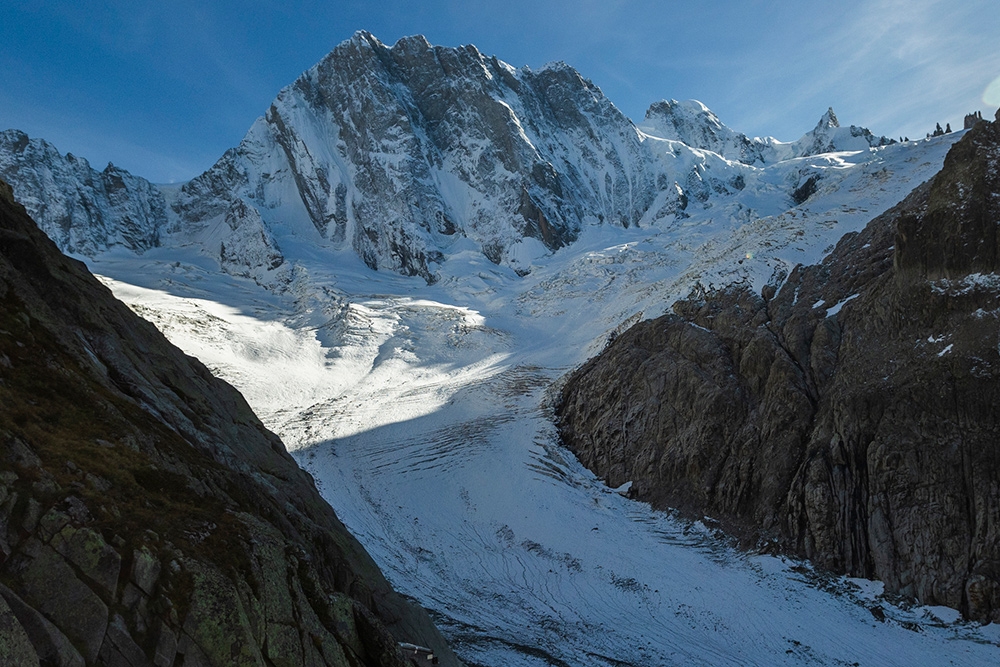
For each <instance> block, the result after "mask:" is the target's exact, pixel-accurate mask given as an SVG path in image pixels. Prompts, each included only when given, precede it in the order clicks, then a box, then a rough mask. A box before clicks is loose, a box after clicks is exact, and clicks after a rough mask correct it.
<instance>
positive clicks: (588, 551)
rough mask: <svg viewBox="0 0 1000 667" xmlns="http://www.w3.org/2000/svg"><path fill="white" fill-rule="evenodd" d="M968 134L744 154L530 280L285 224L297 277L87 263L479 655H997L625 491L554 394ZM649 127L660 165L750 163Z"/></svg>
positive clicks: (873, 589)
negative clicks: (569, 423)
mask: <svg viewBox="0 0 1000 667" xmlns="http://www.w3.org/2000/svg"><path fill="white" fill-rule="evenodd" d="M955 139H957V135H955V136H948V137H942V138H938V139H933V140H929V141H921V142H914V143H910V144H906V145H893V146H888V147H884V148H880V149H878V150H875V151H869V150H864V151H860V152H839V153H833V154H823V155H815V156H808V157H802V158H795V159H790V160H784V161H780V162H778V163H775V164H773V165H769V166H768V167H766V168H754V169H752V170H747V171H742V172H741V173H744V174H745V179H746V181H747V182H746V184H745V187H744V188H743V189H742V190H740V191H739V193H738V194H734V195H733V196H732V197H731V198H730V199H729V200H728V201H726V202H721V201H719V200H717V199H710V200H709V201H706V202H698V201H697V200H695V201H693V202H692V203H691V204H690V205H689V206H688V208H687V217H675V216H670V217H669V218H662V219H660V220H655V219H652V218H653V216H651V219H650V220H646V221H643V222H642V223H641V224H640V225H639V226H638V227H635V226H632V227H629V228H628V229H625V228H623V227H613V226H608V225H599V224H594V225H589V226H585V227H583V228H582V229H581V232H580V234H579V238H578V239H577V240H576V241H575V242H574V243H573V244H572V245H570V246H568V247H565V248H562V249H560V250H558V251H556V252H554V253H551V254H548V255H546V256H543V257H536V258H534V259H532V260H530V263H529V264H528V268H530V269H531V271H530V273H529V274H527V275H526V276H523V277H522V276H519V275H518V274H517V273H516V272H515V271H513V270H512V269H511V268H509V267H505V266H502V265H500V266H498V265H496V264H494V263H492V262H491V261H489V259H487V258H486V257H485V256H484V255H483V254H482V253H481V252H480V250H479V248H478V247H476V245H475V244H474V243H471V242H467V243H464V244H463V243H456V244H455V245H454V246H453V247H452V248H451V252H450V253H449V254H448V256H447V257H446V258H444V260H443V261H442V262H441V264H440V267H439V269H438V280H437V282H436V283H434V284H432V285H428V284H427V283H426V281H425V280H423V279H422V278H419V277H409V278H408V277H403V276H399V275H395V274H392V273H389V272H381V271H380V272H375V271H372V270H371V269H370V268H369V267H368V266H366V265H365V263H364V262H363V261H361V260H360V259H359V258H358V256H357V255H356V254H354V253H353V252H350V251H349V250H346V249H344V248H343V247H342V246H340V245H338V244H337V243H335V242H333V241H330V240H329V239H327V240H319V241H317V240H316V238H315V237H313V236H311V235H310V234H308V233H304V232H302V230H287V229H286V230H283V231H282V230H281V229H279V231H278V232H276V233H275V237H274V238H275V241H276V243H277V244H279V245H281V247H282V252H283V253H284V257H285V261H286V262H288V263H290V264H293V265H294V266H293V268H292V275H293V278H292V279H291V282H290V283H289V286H288V288H287V289H285V290H284V291H282V292H281V293H279V294H275V293H274V292H268V291H265V290H263V289H261V288H260V287H259V286H258V285H257V284H255V283H254V282H252V281H250V280H246V279H241V278H237V277H233V276H227V275H222V274H219V273H218V271H217V268H216V266H217V265H216V264H215V262H214V260H212V259H211V258H209V257H206V256H205V255H204V254H202V253H200V252H199V249H198V247H197V246H189V247H185V248H160V249H155V250H153V251H150V252H147V253H146V254H144V255H143V256H142V257H134V256H129V255H124V254H117V255H112V254H107V255H104V256H102V257H99V258H97V259H95V260H94V261H92V262H91V266H92V268H93V269H94V270H95V271H96V272H98V273H100V274H103V275H104V276H106V280H107V281H108V283H109V284H110V285H111V286H112V288H113V289H114V290H115V292H116V294H117V295H118V296H119V297H120V298H122V299H124V300H125V301H126V302H128V303H130V304H132V305H133V307H134V308H135V309H136V310H138V312H140V313H141V314H143V315H144V316H145V317H147V318H149V319H151V320H152V321H153V322H155V323H156V324H157V326H159V327H160V328H161V329H163V330H164V331H165V333H166V334H167V335H168V337H170V338H171V339H172V340H174V341H175V342H176V343H178V344H179V345H180V346H181V347H182V348H183V349H185V350H186V351H188V352H189V353H191V354H194V355H196V356H198V357H200V358H201V359H202V360H204V361H205V362H206V363H207V364H208V365H209V366H210V367H212V368H213V369H214V370H215V371H216V372H218V373H219V374H221V375H222V376H223V377H225V378H227V379H229V380H230V381H231V382H233V383H234V384H236V385H237V387H239V388H240V389H241V391H243V392H244V394H245V395H246V396H247V398H248V400H249V401H250V403H251V405H252V406H253V407H254V408H255V410H257V411H258V413H259V414H260V415H261V417H262V418H263V419H264V421H265V423H267V424H268V425H269V426H270V427H271V428H272V429H274V430H276V431H277V432H278V433H279V434H280V435H281V436H282V438H283V439H284V440H285V442H286V443H287V444H288V446H289V447H290V448H291V449H292V450H293V451H294V453H295V456H296V457H297V458H298V460H299V461H300V462H301V463H302V465H304V466H305V467H306V468H307V469H308V470H310V471H311V472H312V473H313V475H314V476H315V477H316V479H317V480H318V482H319V483H320V485H321V489H322V492H323V493H324V495H325V497H326V498H327V499H328V500H329V501H330V502H331V504H333V506H334V507H335V508H336V509H337V511H338V514H339V515H340V516H341V518H342V519H343V520H344V522H345V523H346V524H347V525H348V527H349V528H350V529H351V530H352V531H353V532H354V533H355V534H356V535H358V537H359V538H360V539H361V541H362V542H363V544H364V545H365V546H366V548H367V549H369V551H370V552H371V553H372V555H373V556H374V557H375V559H376V561H377V562H378V563H379V565H380V566H381V567H382V568H383V570H384V571H385V572H386V573H387V575H388V576H389V578H390V580H391V581H392V582H393V584H394V585H395V586H397V587H398V588H399V589H400V590H402V591H403V592H404V593H406V594H408V595H411V596H413V597H415V598H416V599H418V600H419V601H420V602H421V603H422V604H423V605H424V606H426V607H428V608H429V609H431V610H432V611H433V612H434V613H435V614H436V617H437V620H438V622H439V623H440V625H441V626H442V628H443V629H444V630H445V632H446V634H447V635H448V636H449V638H450V640H451V641H452V642H453V643H454V644H455V646H456V648H457V649H458V651H459V653H460V654H461V655H462V656H463V657H464V658H465V659H466V660H468V661H470V662H472V663H475V664H481V665H525V666H529V665H530V666H534V665H551V664H558V665H574V666H575V665H580V666H583V665H636V666H638V665H643V666H647V665H672V664H710V665H720V664H733V665H737V664H738V665H744V664H758V665H786V664H787V665H799V664H828V665H843V664H855V663H857V664H860V665H891V664H906V665H943V664H962V665H988V664H995V663H996V660H997V656H998V655H1000V635H998V634H997V633H996V631H995V629H994V628H992V627H986V628H979V627H978V626H973V625H967V624H964V623H962V622H961V621H957V620H956V615H955V614H954V612H951V611H950V610H944V609H927V608H922V607H912V608H908V607H903V608H901V607H896V606H893V605H892V604H891V603H890V602H889V601H887V600H884V599H882V598H880V597H879V595H878V586H877V584H873V583H870V582H852V581H847V580H843V579H833V580H831V579H828V578H824V577H821V576H817V575H815V574H813V573H811V572H810V570H809V568H808V567H807V566H803V565H801V564H797V563H793V562H788V561H783V560H781V559H777V558H774V557H767V556H753V555H744V554H741V553H738V552H736V551H734V550H732V549H731V548H730V547H729V546H727V544H726V543H725V541H724V540H722V539H720V538H718V537H717V536H715V535H714V534H713V532H712V530H711V529H710V528H708V527H706V526H705V525H704V524H695V525H690V524H687V523H684V522H681V521H678V520H675V519H673V518H671V517H669V516H666V515H664V514H662V513H658V512H654V511H652V510H651V509H650V508H649V507H648V506H646V505H642V504H639V503H636V502H633V501H630V500H627V499H625V498H623V497H621V496H620V495H618V494H616V493H614V492H613V491H611V490H610V489H607V488H606V487H605V486H604V485H603V484H602V483H601V481H600V480H597V479H595V478H594V477H593V475H592V474H590V473H589V472H588V471H586V470H584V469H582V468H581V466H580V465H579V464H578V463H577V462H576V461H575V460H573V459H572V457H571V456H570V455H569V454H568V453H567V452H565V451H564V450H562V449H561V448H560V447H559V445H558V443H557V441H556V438H555V430H554V428H553V425H552V422H551V411H550V406H549V401H550V400H551V397H552V396H553V395H554V393H553V391H552V387H553V386H554V384H555V383H557V382H558V380H559V378H560V377H561V376H562V375H563V374H564V373H565V372H566V371H567V370H568V369H570V368H572V367H575V366H576V365H578V364H579V363H581V362H582V361H583V360H584V359H586V358H587V357H588V356H590V355H592V354H594V353H595V352H596V351H598V350H599V349H600V348H601V346H603V344H604V341H605V340H606V339H607V337H608V336H609V335H612V334H613V332H614V331H615V330H616V329H617V328H620V327H623V326H625V325H627V324H628V322H630V321H634V320H635V319H636V318H640V317H648V316H653V315H656V314H659V313H660V312H662V311H663V310H664V308H666V307H667V306H668V305H669V303H670V302H671V301H672V300H673V299H674V298H676V297H678V296H681V295H685V294H687V293H688V291H690V290H691V289H693V288H695V287H696V285H697V284H698V283H701V284H702V285H704V286H708V285H710V284H714V285H720V284H723V283H726V282H731V281H749V282H750V283H752V284H753V285H754V287H755V288H758V289H759V288H760V287H762V286H763V285H764V284H766V283H768V282H769V281H770V282H778V281H780V280H782V279H783V276H784V275H785V273H786V272H787V271H788V270H790V269H791V268H792V267H793V266H794V265H795V264H796V263H805V262H814V261H816V260H817V259H819V258H820V257H821V256H822V255H823V253H824V252H825V251H826V249H827V248H829V247H830V246H831V245H832V244H833V243H834V242H835V241H836V240H837V239H838V238H840V237H841V236H842V235H843V234H844V233H847V232H849V231H854V230H858V229H860V228H861V227H862V226H863V225H864V224H865V223H866V222H867V221H868V220H869V219H870V218H871V217H873V216H875V215H876V214H878V213H880V212H882V211H883V210H885V209H886V208H888V207H889V206H891V205H892V204H894V203H896V202H897V201H898V200H899V199H901V198H902V197H903V196H904V195H905V194H906V193H907V192H908V191H909V190H910V189H911V188H912V187H914V186H916V185H917V184H919V183H920V182H921V181H923V180H926V178H928V177H929V176H931V175H932V174H933V173H934V172H935V171H936V170H937V169H938V168H939V167H940V165H941V163H942V161H943V158H944V154H945V153H946V151H947V149H948V148H949V146H950V145H951V143H953V141H954V140H955ZM644 141H646V142H659V145H660V146H661V147H666V149H665V150H664V151H663V153H662V158H663V159H684V156H685V155H691V156H696V155H700V157H699V159H700V160H701V162H699V164H708V165H715V166H716V167H717V168H718V169H720V170H722V169H725V168H727V165H729V164H730V163H729V161H726V160H724V159H723V158H721V157H720V156H718V155H717V154H709V153H706V152H704V151H701V152H700V153H699V152H698V151H697V149H692V148H690V147H685V148H684V149H682V150H680V151H673V150H670V149H669V147H670V146H672V145H676V144H677V142H676V141H672V140H669V139H662V138H652V137H647V138H645V139H644ZM678 152H680V156H678V154H677V153H678ZM741 169H742V168H741ZM811 175H815V176H817V180H816V188H815V192H814V193H813V194H812V195H811V196H810V197H809V198H808V199H807V200H806V201H804V202H803V204H801V205H799V206H790V202H789V200H788V191H789V184H793V185H794V184H796V183H798V182H799V181H800V180H801V179H802V178H804V177H806V176H811ZM705 204H710V205H708V206H706V205H705Z"/></svg>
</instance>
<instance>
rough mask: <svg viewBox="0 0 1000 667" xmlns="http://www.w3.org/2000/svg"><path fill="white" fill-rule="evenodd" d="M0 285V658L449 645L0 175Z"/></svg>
mask: <svg viewBox="0 0 1000 667" xmlns="http://www.w3.org/2000/svg"><path fill="white" fill-rule="evenodd" d="M0 303H2V305H0V445H2V446H0V664H4V665H92V664H102V665H105V664H106V665H132V666H136V667H137V666H139V665H156V666H158V667H167V666H170V665H180V664H183V665H184V666H185V667H192V666H194V665H269V666H270V665H307V664H308V665H338V666H339V665H344V666H347V665H350V666H352V667H354V666H357V665H406V664H410V663H409V662H407V659H406V658H405V657H404V655H403V654H402V653H401V651H400V649H399V644H398V643H399V642H401V641H405V642H412V643H415V644H419V645H422V646H429V647H431V648H433V649H434V650H435V652H436V654H437V655H438V656H439V657H440V658H441V664H451V665H457V664H459V663H458V661H457V660H456V659H455V658H454V656H453V655H452V654H451V652H450V651H449V650H448V648H447V647H446V646H445V645H444V642H443V640H442V639H441V637H440V635H439V634H438V632H437V630H436V629H435V628H434V626H433V624H432V623H431V621H430V619H429V618H428V616H427V614H426V613H425V612H424V611H423V610H421V609H419V608H417V607H415V606H413V605H412V604H410V603H409V602H407V601H406V600H404V599H402V598H401V597H400V596H399V595H398V594H396V593H395V592H394V591H393V590H392V589H391V588H390V586H389V584H388V583H387V582H386V581H385V579H384V578H383V577H382V575H381V573H380V572H379V571H378V569H377V567H376V566H375V564H374V562H373V561H372V560H371V558H370V557H369V556H368V555H367V554H366V553H365V552H364V550H363V549H362V547H361V546H360V544H358V542H357V541H356V540H354V538H353V537H351V536H350V535H349V534H348V533H347V531H346V529H345V528H344V527H343V525H342V524H341V523H340V522H339V521H338V519H337V517H336V516H335V514H334V512H333V510H332V509H331V508H330V507H329V505H327V504H326V503H325V502H324V501H323V500H322V499H321V498H320V496H319V494H318V493H317V491H316V488H315V486H314V484H313V482H312V479H311V478H310V477H309V476H308V475H307V474H306V473H304V472H303V471H302V470H300V469H299V468H298V467H297V466H296V464H295V462H294V461H293V460H292V458H291V457H290V456H289V455H288V454H287V452H286V451H285V449H284V447H283V446H282V444H281V442H280V441H279V440H278V439H277V437H275V436H274V435H273V434H271V433H270V432H268V431H267V430H266V429H265V428H264V427H263V426H262V425H261V423H260V422H259V421H258V420H257V418H256V417H255V416H254V414H253V413H252V411H251V410H250V408H249V407H248V406H247V404H246V402H245V401H244V400H243V398H242V397H241V396H240V395H239V394H238V393H237V392H236V391H235V390H234V389H233V388H232V387H230V386H229V385H227V384H225V383H224V382H222V381H220V380H218V379H216V378H214V377H212V375H211V374H210V373H209V372H208V370H207V369H206V368H205V367H204V366H203V365H202V364H200V363H199V362H198V361H197V360H195V359H192V358H190V357H187V356H185V355H184V354H183V353H181V352H180V351H179V350H178V349H176V348H175V347H173V346H172V345H170V344H169V343H168V342H167V341H166V339H164V338H163V337H162V335H160V334H159V332H158V331H157V330H156V329H155V328H154V327H153V326H152V325H151V324H149V323H147V322H145V321H143V320H140V319H139V318H137V317H136V316H135V315H133V314H132V313H131V311H129V310H128V309H127V308H126V307H125V306H124V305H123V304H121V303H119V302H118V301H116V300H115V299H114V298H113V297H112V295H111V294H110V292H109V291H108V290H107V289H106V288H105V287H103V286H102V285H101V284H100V283H98V282H97V281H96V280H95V279H94V278H93V276H91V275H90V274H89V273H88V272H87V270H86V268H85V267H84V266H83V265H82V264H80V263H79V262H76V261H74V260H70V259H68V258H66V257H65V256H63V255H61V254H60V253H59V251H58V250H57V249H56V247H55V245H54V244H53V243H52V242H51V241H49V239H48V238H46V237H45V235H44V234H42V232H40V231H39V230H38V228H37V227H36V226H35V225H34V223H33V222H32V221H31V219H30V218H29V217H28V216H27V214H26V213H25V212H24V209H23V208H22V207H21V206H20V205H17V204H15V203H14V201H13V197H12V195H11V191H10V188H9V187H8V186H7V185H6V184H5V183H2V182H0Z"/></svg>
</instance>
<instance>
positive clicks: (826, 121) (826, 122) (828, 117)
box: [815, 107, 840, 132]
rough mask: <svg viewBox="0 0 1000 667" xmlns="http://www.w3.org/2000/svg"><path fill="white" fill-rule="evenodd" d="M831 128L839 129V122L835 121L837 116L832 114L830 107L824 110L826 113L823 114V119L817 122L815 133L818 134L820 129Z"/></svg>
mask: <svg viewBox="0 0 1000 667" xmlns="http://www.w3.org/2000/svg"><path fill="white" fill-rule="evenodd" d="M833 127H840V121H839V120H837V114H835V113H834V112H833V107H830V108H828V109H827V110H826V113H825V114H823V117H822V118H820V119H819V122H818V123H816V130H815V131H816V132H819V131H820V130H821V129H826V128H833Z"/></svg>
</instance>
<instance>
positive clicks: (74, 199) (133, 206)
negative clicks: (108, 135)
mask: <svg viewBox="0 0 1000 667" xmlns="http://www.w3.org/2000/svg"><path fill="white" fill-rule="evenodd" d="M0 178H2V179H4V180H6V181H7V182H8V183H9V184H11V185H12V186H13V188H14V192H15V194H16V196H17V200H18V201H19V202H20V203H21V204H23V205H24V207H25V208H26V209H27V210H28V214H29V215H31V217H32V218H33V219H34V220H35V221H36V222H37V223H38V226H39V227H41V228H42V230H43V231H44V232H45V233H46V234H48V236H49V238H51V239H52V240H53V241H55V242H56V245H58V246H59V249H60V250H62V251H64V252H70V253H78V254H82V255H91V256H92V255H94V254H96V253H98V252H101V251H103V250H107V249H108V248H112V247H116V246H118V247H124V248H127V249H129V250H132V251H134V252H137V253H141V252H143V251H145V250H148V249H149V248H153V247H155V246H157V245H159V242H160V236H161V234H162V232H163V231H164V228H165V227H166V224H167V205H166V202H165V200H164V199H163V195H162V194H160V191H159V190H158V189H157V188H156V187H155V186H154V185H152V184H151V183H149V182H148V181H146V180H145V179H142V178H139V177H137V176H133V175H132V174H130V173H128V172H127V171H125V170H123V169H119V168H118V167H116V166H114V165H113V164H108V166H107V167H106V168H105V169H104V171H96V170H95V169H92V168H91V167H90V164H89V163H88V162H87V161H86V160H85V159H83V158H78V157H76V156H74V155H73V154H72V153H68V154H66V155H62V154H61V153H60V152H59V151H58V150H56V148H55V147H54V146H53V145H52V144H50V143H48V142H47V141H44V140H42V139H30V138H29V137H28V135H26V134H24V133H23V132H19V131H18V130H7V131H6V132H0Z"/></svg>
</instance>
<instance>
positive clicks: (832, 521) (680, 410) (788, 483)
mask: <svg viewBox="0 0 1000 667" xmlns="http://www.w3.org/2000/svg"><path fill="white" fill-rule="evenodd" d="M998 166H1000V123H985V122H984V123H978V124H976V125H975V127H973V128H972V129H971V130H969V132H968V134H967V135H966V136H965V137H964V138H963V139H962V140H961V141H960V142H958V143H957V144H956V145H955V146H954V148H953V149H952V150H951V152H950V153H949V155H948V157H947V159H946V161H945V165H944V168H943V170H942V171H941V173H940V174H939V175H937V176H936V177H935V178H934V179H932V180H931V181H930V182H928V183H926V184H924V185H923V186H921V187H919V188H918V189H917V190H915V191H914V192H913V193H912V194H911V195H910V196H909V197H907V199H906V200H904V201H903V202H902V203H900V204H899V205H898V206H897V207H895V208H894V209H892V210H890V211H888V212H887V213H885V214H883V215H882V216H879V217H878V218H876V219H875V220H873V221H872V222H871V223H870V224H869V225H868V227H867V228H866V229H865V230H864V231H863V232H861V233H860V234H851V235H848V236H846V237H844V239H842V240H841V242H840V243H839V244H838V245H837V247H836V249H835V250H834V251H833V253H832V254H831V255H830V256H828V257H827V258H826V259H824V260H823V262H822V263H821V264H819V265H816V266H810V267H801V266H800V267H797V268H796V269H795V270H794V271H793V272H792V273H791V275H789V276H788V278H787V280H786V281H785V283H784V284H783V285H782V286H781V288H780V290H778V291H777V293H775V291H774V289H773V288H771V289H768V288H765V290H764V294H763V296H761V295H757V294H756V293H754V292H752V291H751V290H750V289H749V288H748V287H746V286H741V285H737V286H734V287H731V288H729V289H725V290H722V291H716V292H710V293H709V292H705V291H704V290H701V291H698V290H696V291H695V292H694V293H692V295H691V296H690V297H689V298H688V299H687V300H685V301H681V302H678V303H676V304H674V306H673V313H672V314H669V315H665V316H663V317H661V318H658V319H656V320H651V321H647V322H642V323H640V324H638V325H636V326H634V327H633V328H631V329H629V330H628V331H626V332H625V333H624V334H622V335H620V336H619V337H618V338H617V339H616V340H615V341H614V343H613V344H611V345H610V346H609V347H608V349H607V350H606V351H605V352H604V353H603V354H601V355H599V356H598V357H596V358H595V359H592V360H590V361H589V362H588V363H587V364H586V365H585V366H583V367H582V368H581V369H579V370H578V371H577V372H575V373H573V374H572V375H571V376H570V378H569V379H568V382H567V384H566V386H565V388H564V391H563V396H562V404H561V406H560V408H559V416H560V429H561V433H562V437H563V440H564V442H565V444H566V445H567V446H568V447H570V448H571V449H572V450H574V451H575V452H576V453H577V454H578V456H579V457H580V459H581V460H582V461H583V463H584V464H585V465H587V466H588V467H590V468H591V469H593V470H594V471H595V472H597V473H598V474H600V475H602V476H603V477H604V478H605V479H606V481H607V482H608V484H609V485H611V486H618V485H620V484H622V483H624V482H627V481H632V482H633V485H632V492H633V494H634V496H635V497H637V498H640V499H643V500H647V501H650V502H652V503H653V504H654V505H656V506H658V507H676V508H679V509H681V510H682V511H684V512H686V513H688V514H691V515H697V516H701V515H703V514H708V515H710V516H712V517H715V518H718V519H720V520H721V521H722V522H723V525H724V526H725V527H727V528H728V529H729V530H731V531H732V532H733V533H734V534H736V535H737V536H739V537H740V538H741V539H742V540H743V541H744V542H745V543H747V544H754V543H755V542H763V543H766V544H776V545H777V546H778V548H781V549H784V550H787V551H790V552H793V553H796V554H800V555H802V556H806V557H809V558H811V559H812V560H813V561H814V562H815V563H817V564H818V565H820V566H822V567H824V568H827V569H830V570H833V571H837V572H846V573H849V574H852V575H857V576H865V577H874V578H878V579H881V580H883V581H884V582H885V583H886V588H887V590H889V591H894V592H898V593H901V594H903V595H907V596H912V597H916V598H918V599H919V600H920V601H921V602H923V603H926V604H942V605H947V606H950V607H954V608H958V609H960V610H962V611H963V613H965V614H966V615H967V616H968V617H970V618H974V619H978V620H983V621H986V620H992V621H1000V491H998V489H1000V437H998V436H1000V389H998V388H1000V353H998V339H1000V336H998V330H1000V326H998V324H1000V277H998V275H997V274H996V271H997V269H998V268H1000V267H998V265H997V263H998V255H1000V252H998V246H997V242H998V239H997V233H996V226H997V222H998V221H1000V177H998Z"/></svg>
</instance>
